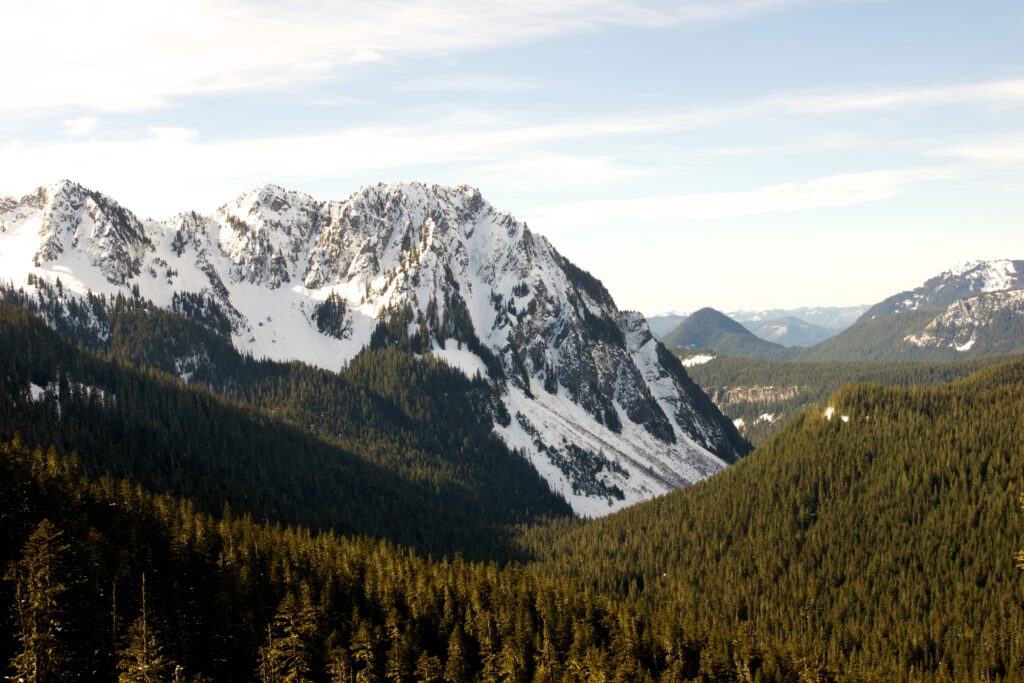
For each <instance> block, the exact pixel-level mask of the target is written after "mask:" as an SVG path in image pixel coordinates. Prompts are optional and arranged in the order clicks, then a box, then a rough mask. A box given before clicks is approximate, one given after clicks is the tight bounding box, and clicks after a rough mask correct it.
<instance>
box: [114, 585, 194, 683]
mask: <svg viewBox="0 0 1024 683" xmlns="http://www.w3.org/2000/svg"><path fill="white" fill-rule="evenodd" d="M117 668H118V670H119V671H120V672H121V674H120V675H119V676H118V678H117V680H118V683H160V682H161V681H171V680H174V681H178V680H180V677H181V668H180V667H177V666H175V664H174V662H172V661H171V660H170V659H169V658H168V657H167V656H166V655H165V654H164V650H163V646H161V645H160V641H158V640H157V638H156V634H155V633H154V632H153V628H152V626H151V625H150V623H149V615H148V614H147V612H146V575H145V574H143V575H142V609H141V611H140V613H139V616H138V618H137V619H136V620H135V621H134V622H132V625H131V626H130V627H129V628H128V636H127V640H126V644H125V646H124V648H123V649H122V650H121V652H120V653H119V658H118V662H117Z"/></svg>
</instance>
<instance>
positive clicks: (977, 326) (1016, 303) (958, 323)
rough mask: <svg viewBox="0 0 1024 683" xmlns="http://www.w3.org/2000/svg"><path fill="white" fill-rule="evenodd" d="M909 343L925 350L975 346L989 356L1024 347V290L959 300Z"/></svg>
mask: <svg viewBox="0 0 1024 683" xmlns="http://www.w3.org/2000/svg"><path fill="white" fill-rule="evenodd" d="M906 341H907V342H909V343H911V344H913V345H914V346H918V347H922V348H951V349H955V350H957V351H960V352H966V351H970V350H972V349H975V348H976V347H977V348H979V349H980V350H985V351H987V352H989V353H1011V352H1013V351H1016V350H1018V349H1020V348H1024V290H1021V289H1017V290H1011V291H1002V292H991V293H987V294H981V295H979V296H973V297H969V298H966V299H960V300H959V301H955V302H953V303H952V304H950V305H949V306H948V307H947V308H946V310H945V311H944V312H943V313H941V314H940V315H939V316H937V317H936V318H935V320H933V321H932V322H930V323H929V324H928V325H927V326H926V327H925V328H924V331H923V332H921V334H917V335H909V336H908V337H907V338H906ZM983 347H987V348H983Z"/></svg>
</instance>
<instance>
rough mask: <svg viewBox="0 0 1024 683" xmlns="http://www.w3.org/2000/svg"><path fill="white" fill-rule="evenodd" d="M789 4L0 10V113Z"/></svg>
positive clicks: (532, 0)
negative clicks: (0, 36)
mask: <svg viewBox="0 0 1024 683" xmlns="http://www.w3.org/2000/svg"><path fill="white" fill-rule="evenodd" d="M796 4H802V3H798V2H794V1H793V0H717V1H712V0H676V1H675V2H670V1H667V0H649V1H648V2H643V3H638V2H631V1H626V0H520V1H519V2H514V3H510V2H505V1H504V0H455V1H452V0H403V1H398V0H391V1H386V0H385V1H381V0H376V1H368V0H350V1H348V2H340V3H338V2H329V1H328V0H311V1H309V2H303V3H296V4H286V5H281V4H279V3H252V2H243V1H242V0H174V1H173V2H171V0H153V1H152V2H136V1H135V0H98V1H97V2H88V3H82V2H69V1H67V0H37V1H36V2H13V3H12V2H6V3H5V6H4V10H3V16H4V23H5V31H4V40H3V41H2V42H0V91H2V92H3V93H4V98H3V100H0V111H7V112H13V113H15V114H17V113H19V112H20V113H22V114H24V113H30V112H35V111H40V110H45V109H49V108H68V107H80V108H85V109H87V110H93V111H133V110H142V109H150V108H156V107H160V106H163V105H166V104H168V103H169V102H170V101H171V100H172V99H174V98H177V97H182V96H188V95H198V94H208V93H217V92H232V91H240V90H252V89H260V88H269V87H273V88H280V87H283V86H286V85H289V84H296V83H301V82H305V81H311V80H315V79H319V78H325V77H336V76H338V75H340V74H344V73H346V71H347V70H350V69H352V68H356V67H358V66H359V65H365V64H368V63H369V64H372V63H376V62H380V61H387V60H394V59H402V58H408V57H413V56H418V55H446V54H456V53H462V52H467V51H472V50H478V49H484V48H491V47H496V46H503V45H510V44H519V43H524V42H530V41H535V40H539V39H542V38H546V37H550V36H554V35H560V34H566V33H579V32H584V31H592V30H598V29H601V28H603V27H608V26H614V25H628V26H640V27H648V28H653V27H661V26H670V25H677V24H684V23H693V22H706V21H715V20H722V19H729V18H736V17H745V16H748V15H751V14H754V13H759V12H766V11H770V10H774V9H780V8H786V7H789V6H792V5H796Z"/></svg>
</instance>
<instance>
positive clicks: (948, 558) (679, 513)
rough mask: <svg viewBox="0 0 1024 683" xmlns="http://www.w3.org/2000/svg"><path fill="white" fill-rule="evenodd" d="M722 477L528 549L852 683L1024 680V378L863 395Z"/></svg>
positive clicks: (599, 583) (565, 530)
mask: <svg viewBox="0 0 1024 683" xmlns="http://www.w3.org/2000/svg"><path fill="white" fill-rule="evenodd" d="M829 403H830V405H831V406H832V407H833V408H834V412H833V413H832V416H831V419H829V418H827V417H826V416H825V415H824V414H823V406H819V407H816V408H812V409H809V410H807V411H806V412H804V413H803V414H802V415H801V416H800V417H798V418H797V419H795V420H793V421H791V423H790V424H789V425H788V426H787V427H786V428H785V429H784V430H783V431H782V432H781V433H779V434H777V435H776V436H775V437H773V438H772V439H771V440H770V441H769V442H768V443H767V444H765V445H763V446H761V447H759V448H758V449H757V450H756V451H755V452H754V453H753V454H752V455H751V456H749V457H748V458H746V459H744V460H743V461H741V462H739V463H738V464H737V465H735V466H734V467H731V468H730V469H729V470H727V471H726V472H724V473H723V474H722V475H720V476H718V477H714V478H713V479H711V480H709V481H707V482H705V483H703V484H700V485H697V486H693V487H690V488H688V489H685V490H682V491H678V492H674V493H672V494H669V495H666V496H664V497H662V498H659V499H657V500H654V501H651V502H649V503H647V504H644V505H639V506H636V507H634V508H631V509H629V510H625V511H623V512H621V513H618V514H616V515H614V516H612V517H609V518H607V519H602V520H597V521H594V522H592V523H589V524H585V525H584V524H578V523H575V524H574V523H568V524H557V525H554V526H552V527H549V528H547V529H534V530H533V531H532V532H530V533H527V535H526V543H527V545H528V546H529V548H530V550H531V552H533V553H535V554H536V555H537V556H539V557H541V558H543V562H542V563H541V564H540V565H539V566H538V567H537V569H536V571H538V572H539V573H542V574H545V575H551V576H563V577H572V578H573V579H574V580H575V581H576V582H577V584H578V585H581V586H585V587H588V588H590V589H592V590H596V591H598V592H600V593H602V594H605V595H609V596H614V597H616V598H617V599H623V600H627V601H628V602H629V603H631V604H637V605H641V606H645V607H646V608H649V609H652V610H655V611H661V610H664V611H667V612H668V613H670V614H672V615H673V616H674V618H676V619H678V620H679V621H681V622H682V623H692V624H696V625H698V626H699V627H702V628H707V629H714V628H716V627H718V626H720V625H722V624H731V625H734V626H737V627H742V628H746V629H749V631H750V632H751V633H755V634H758V637H759V638H762V639H764V642H768V643H775V644H777V646H778V647H786V646H792V647H796V648H800V649H802V650H804V651H806V652H810V653H813V656H814V657H816V658H818V659H820V661H822V662H824V663H825V664H826V665H827V666H828V667H830V668H832V669H835V670H837V671H840V672H843V675H844V676H843V677H844V678H846V679H849V680H878V681H888V680H923V681H968V680H969V681H984V680H1020V679H1021V677H1022V676H1024V641H1022V636H1024V582H1022V581H1021V577H1020V572H1019V570H1018V569H1017V567H1016V566H1015V555H1016V552H1017V550H1018V549H1019V546H1020V543H1021V540H1020V539H1021V538H1022V537H1024V515H1022V513H1021V511H1020V509H1019V507H1018V504H1017V501H1018V498H1019V496H1020V494H1021V489H1020V482H1021V472H1024V446H1022V444H1024V420H1022V419H1021V416H1022V415H1024V363H1021V362H1017V363H1015V364H1012V365H1008V366H999V367H996V368H992V369H989V370H984V371H982V372H980V373H979V374H978V375H975V376H973V377H971V378H969V379H966V380H962V381H960V382H957V383H955V384H951V385H947V386H939V387H932V388H912V389H904V388H894V387H882V386H879V385H853V386H849V387H846V388H844V389H843V390H841V391H839V392H838V393H837V394H836V395H835V396H833V397H832V399H831V401H830V402H829Z"/></svg>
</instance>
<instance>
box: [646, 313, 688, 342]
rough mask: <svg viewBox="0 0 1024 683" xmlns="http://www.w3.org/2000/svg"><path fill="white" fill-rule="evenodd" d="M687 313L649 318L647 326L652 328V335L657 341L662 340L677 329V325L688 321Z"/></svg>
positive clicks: (666, 314)
mask: <svg viewBox="0 0 1024 683" xmlns="http://www.w3.org/2000/svg"><path fill="white" fill-rule="evenodd" d="M687 315H688V314H686V313H678V312H675V311H672V312H670V313H661V314H658V315H649V316H647V326H648V327H650V328H651V334H653V335H654V338H655V339H661V338H662V337H664V336H665V335H666V334H668V333H669V332H671V331H672V330H673V329H675V327H676V325H678V324H679V323H681V322H683V321H684V320H686V316H687Z"/></svg>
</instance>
